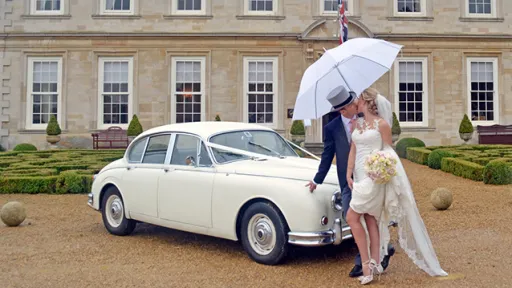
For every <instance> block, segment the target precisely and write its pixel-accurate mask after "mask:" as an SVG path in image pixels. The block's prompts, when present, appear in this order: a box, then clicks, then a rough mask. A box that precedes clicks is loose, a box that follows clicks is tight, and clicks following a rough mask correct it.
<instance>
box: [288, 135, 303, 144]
mask: <svg viewBox="0 0 512 288" xmlns="http://www.w3.org/2000/svg"><path fill="white" fill-rule="evenodd" d="M291 138H292V139H291V140H292V142H293V143H295V144H297V145H300V144H301V143H303V142H304V141H306V136H305V135H291Z"/></svg>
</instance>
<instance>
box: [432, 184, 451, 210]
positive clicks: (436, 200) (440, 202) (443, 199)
mask: <svg viewBox="0 0 512 288" xmlns="http://www.w3.org/2000/svg"><path fill="white" fill-rule="evenodd" d="M430 202H431V203H432V205H433V206H434V207H435V208H436V209H437V210H446V209H448V208H449V207H450V206H451V205H452V203H453V194H452V192H451V191H450V190H448V189H446V188H442V187H441V188H437V189H435V190H434V191H432V194H430Z"/></svg>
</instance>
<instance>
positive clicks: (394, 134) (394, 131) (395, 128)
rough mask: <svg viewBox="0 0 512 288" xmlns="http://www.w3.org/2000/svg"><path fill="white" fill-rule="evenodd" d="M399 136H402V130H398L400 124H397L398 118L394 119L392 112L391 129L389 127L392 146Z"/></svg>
mask: <svg viewBox="0 0 512 288" xmlns="http://www.w3.org/2000/svg"><path fill="white" fill-rule="evenodd" d="M400 134H402V129H400V122H398V118H396V114H395V112H393V127H391V137H392V138H391V139H392V141H393V144H394V143H395V142H396V141H397V140H398V138H400Z"/></svg>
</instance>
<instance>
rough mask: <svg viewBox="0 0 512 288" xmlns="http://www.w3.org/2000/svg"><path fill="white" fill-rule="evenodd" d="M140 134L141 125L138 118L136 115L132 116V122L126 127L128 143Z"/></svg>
mask: <svg viewBox="0 0 512 288" xmlns="http://www.w3.org/2000/svg"><path fill="white" fill-rule="evenodd" d="M140 133H142V125H140V122H139V118H138V117H137V115H135V114H133V117H132V120H131V121H130V125H128V131H126V135H127V136H128V139H129V140H130V142H132V141H133V139H135V137H137V135H139V134H140Z"/></svg>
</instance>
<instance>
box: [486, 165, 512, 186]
mask: <svg viewBox="0 0 512 288" xmlns="http://www.w3.org/2000/svg"><path fill="white" fill-rule="evenodd" d="M484 183H485V184H494V185H507V184H512V166H511V165H510V163H507V162H504V161H492V162H489V164H487V165H485V167H484Z"/></svg>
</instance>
